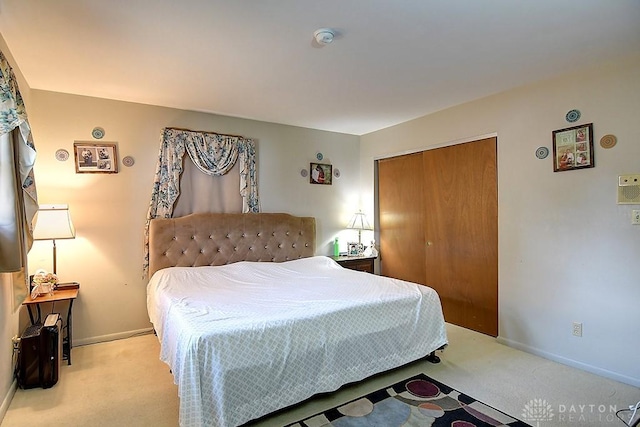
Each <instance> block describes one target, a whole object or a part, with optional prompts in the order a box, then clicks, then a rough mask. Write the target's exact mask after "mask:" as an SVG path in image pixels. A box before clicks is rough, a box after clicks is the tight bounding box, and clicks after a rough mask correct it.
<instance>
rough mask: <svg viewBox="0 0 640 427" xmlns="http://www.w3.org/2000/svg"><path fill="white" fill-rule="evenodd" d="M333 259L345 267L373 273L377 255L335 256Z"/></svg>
mask: <svg viewBox="0 0 640 427" xmlns="http://www.w3.org/2000/svg"><path fill="white" fill-rule="evenodd" d="M333 259H334V260H335V261H336V262H337V263H338V264H340V265H341V266H343V267H344V268H348V269H350V270H357V271H364V272H367V273H372V274H373V261H374V260H375V257H333Z"/></svg>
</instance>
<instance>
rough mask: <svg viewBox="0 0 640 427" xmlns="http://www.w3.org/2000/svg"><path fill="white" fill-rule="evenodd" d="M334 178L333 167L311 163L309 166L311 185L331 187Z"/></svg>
mask: <svg viewBox="0 0 640 427" xmlns="http://www.w3.org/2000/svg"><path fill="white" fill-rule="evenodd" d="M332 176H333V166H331V165H326V164H322V163H311V164H310V165H309V182H310V183H311V184H324V185H331V177H332Z"/></svg>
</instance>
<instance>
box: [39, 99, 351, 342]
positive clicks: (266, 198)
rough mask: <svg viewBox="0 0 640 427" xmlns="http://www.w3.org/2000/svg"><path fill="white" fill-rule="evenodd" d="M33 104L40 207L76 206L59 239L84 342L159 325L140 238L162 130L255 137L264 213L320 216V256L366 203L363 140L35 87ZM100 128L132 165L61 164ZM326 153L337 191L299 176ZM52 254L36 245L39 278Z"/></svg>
mask: <svg viewBox="0 0 640 427" xmlns="http://www.w3.org/2000/svg"><path fill="white" fill-rule="evenodd" d="M31 104H32V105H31V106H30V108H29V115H30V120H31V124H32V127H33V133H34V138H35V143H36V148H37V150H38V159H37V162H36V168H35V172H36V181H37V186H38V197H39V202H40V203H68V204H69V207H70V211H71V215H72V218H73V222H74V225H75V227H76V230H77V237H76V239H74V240H60V241H57V252H58V275H59V276H60V279H61V280H62V281H72V280H74V281H78V282H80V284H81V288H80V297H79V299H78V301H77V302H76V304H75V305H74V342H75V343H76V344H84V343H89V342H94V341H100V340H105V339H111V338H119V337H123V336H128V335H129V334H131V333H135V332H136V331H140V330H144V329H147V328H150V327H151V325H150V323H149V320H148V316H147V311H146V288H145V286H146V280H145V279H144V278H142V276H141V275H142V253H143V237H142V236H143V234H142V233H143V227H144V222H145V216H146V212H147V208H148V205H149V199H150V194H151V184H152V180H153V175H154V172H155V166H156V160H157V155H158V148H159V137H160V132H161V129H162V128H163V127H167V126H175V127H181V128H189V129H194V130H207V131H214V132H220V133H230V134H236V135H243V136H245V137H250V138H254V139H256V140H257V147H258V183H259V184H258V185H259V194H260V199H261V206H262V210H263V211H265V212H289V213H293V214H297V215H313V216H316V217H317V218H318V231H319V233H318V248H317V252H318V253H319V254H329V253H330V245H329V242H330V241H331V240H332V239H333V237H334V236H335V235H336V234H337V233H339V232H340V231H341V228H342V227H343V226H344V224H346V222H347V220H348V217H349V215H350V213H351V212H352V211H353V210H354V209H356V208H357V205H358V203H359V200H358V197H357V194H358V193H357V189H358V182H357V180H358V178H359V162H358V154H359V138H358V137H355V136H350V135H344V134H336V133H331V132H323V131H316V130H309V129H303V128H296V127H291V126H282V125H277V124H272V123H264V122H257V121H251V120H244V119H235V118H229V117H222V116H216V115H212V114H204V113H195V112H187V111H182V110H175V109H170V108H161V107H153V106H148V105H141V104H133V103H126V102H119V101H111V100H104V99H96V98H90V97H83V96H74V95H65V94H60V93H53V92H45V91H39V90H33V91H32V103H31ZM95 126H100V127H102V128H104V129H105V133H106V135H105V137H104V138H103V139H102V140H101V141H103V142H116V143H117V145H118V151H119V153H118V154H119V156H120V159H121V158H122V157H123V156H127V155H129V156H132V157H133V158H134V159H135V165H134V166H133V167H129V168H128V167H124V166H122V164H121V163H120V165H119V169H120V172H119V173H118V174H77V173H76V172H75V166H74V161H73V154H72V157H71V159H70V160H68V161H66V162H60V161H57V160H56V159H55V151H56V150H57V149H59V148H64V149H66V150H68V151H69V152H70V153H73V143H74V141H92V140H93V138H92V137H91V130H92V129H93V128H94V127H95ZM318 151H320V152H322V153H323V154H324V156H325V161H327V162H329V163H332V164H333V165H334V167H338V168H339V169H340V170H341V172H342V176H341V178H340V179H339V180H336V181H335V182H334V185H331V186H317V185H310V184H309V183H308V179H304V178H302V177H301V176H300V169H302V168H307V169H308V167H309V162H310V161H313V160H314V158H315V155H316V152H318ZM51 251H52V246H51V242H48V241H42V242H36V243H35V245H34V248H33V250H32V251H31V253H30V255H29V262H30V270H31V272H33V271H34V270H36V269H38V268H45V269H47V270H50V269H51V265H52V264H51V258H52V255H51Z"/></svg>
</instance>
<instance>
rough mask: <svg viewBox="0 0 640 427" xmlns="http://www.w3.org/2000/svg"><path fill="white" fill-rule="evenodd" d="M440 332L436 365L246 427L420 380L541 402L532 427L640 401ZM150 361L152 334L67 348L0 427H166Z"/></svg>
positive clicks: (272, 425) (454, 331)
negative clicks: (54, 376)
mask: <svg viewBox="0 0 640 427" xmlns="http://www.w3.org/2000/svg"><path fill="white" fill-rule="evenodd" d="M447 333H448V336H449V347H447V349H446V350H445V351H444V352H443V353H438V354H439V356H440V357H441V359H442V362H441V363H439V364H435V365H434V364H432V363H429V362H427V361H424V360H420V361H417V362H414V363H411V364H409V365H406V366H404V367H402V368H399V369H396V370H393V371H390V372H386V373H384V374H380V375H376V376H374V377H372V378H370V379H367V380H366V381H361V382H358V383H356V384H351V385H348V386H345V387H343V388H341V389H340V390H338V391H336V392H334V393H327V394H323V395H319V396H315V397H313V398H312V399H309V400H307V401H305V402H303V403H301V404H299V405H296V406H294V407H292V408H288V409H286V410H283V411H279V412H277V413H275V414H272V415H270V416H267V417H265V418H262V419H260V420H257V421H254V422H252V423H251V424H250V425H251V426H252V427H280V426H285V425H287V424H290V423H292V422H295V421H297V420H302V419H305V418H307V417H309V416H311V415H313V414H317V413H320V412H323V411H325V410H327V409H328V408H333V407H336V406H340V405H343V404H344V403H346V402H349V401H352V400H353V399H355V398H357V397H359V396H364V395H367V394H369V393H371V392H373V391H375V390H379V389H383V388H387V387H389V385H391V384H395V383H396V382H398V381H401V380H403V379H405V378H410V377H412V376H414V375H418V374H420V373H424V374H426V375H428V376H429V377H430V378H433V379H434V380H436V381H440V382H442V383H444V384H447V385H448V386H450V387H452V388H455V389H456V390H460V391H461V392H464V393H465V394H467V395H469V396H473V397H474V398H476V399H478V400H480V401H482V402H484V403H486V404H487V405H490V406H492V407H493V408H496V409H497V410H499V411H502V412H504V413H507V414H511V415H513V416H515V417H518V418H520V419H523V417H522V413H523V411H524V410H525V407H526V406H527V405H529V404H530V403H531V402H532V400H534V399H535V401H536V402H538V401H541V402H545V403H547V404H548V405H549V406H550V407H551V408H552V410H553V418H552V419H551V420H549V421H545V422H541V423H540V426H541V427H542V426H544V427H554V426H571V427H573V426H575V427H578V426H580V427H587V426H593V427H603V426H611V427H616V426H618V427H622V426H623V425H624V424H622V423H621V421H619V420H618V419H617V418H616V417H615V415H614V414H613V413H612V412H611V409H613V408H618V409H621V408H627V407H628V406H629V405H631V404H635V403H636V402H638V400H640V389H638V388H636V387H633V386H630V385H626V384H622V383H619V382H616V381H613V380H610V379H607V378H603V377H600V376H597V375H593V374H590V373H588V372H585V371H581V370H578V369H574V368H571V367H568V366H565V365H561V364H559V363H555V362H552V361H549V360H546V359H543V358H540V357H537V356H534V355H531V354H528V353H524V352H522V351H518V350H515V349H513V348H510V347H507V346H504V345H502V344H499V343H498V342H497V341H496V339H495V338H492V337H489V336H486V335H483V334H479V333H476V332H473V331H470V330H468V329H464V328H460V327H457V326H453V325H447ZM159 354H160V345H159V344H158V339H157V338H156V337H155V336H154V335H143V336H136V337H132V338H127V339H122V340H117V341H111V342H105V343H99V344H92V345H85V346H79V347H74V349H73V364H72V365H71V366H67V365H63V366H62V368H61V374H60V380H59V381H58V383H57V384H56V385H55V386H54V387H52V388H50V389H37V388H36V389H30V390H20V389H18V390H17V391H16V393H15V395H14V397H13V400H12V401H11V404H10V405H9V409H8V410H7V412H6V414H5V416H4V419H3V420H2V423H1V426H2V427H23V426H29V427H51V426H61V425H64V426H92V427H93V426H98V427H101V426H135V427H138V426H141V427H146V426H150V427H165V426H166V427H175V426H177V425H178V406H179V398H178V391H177V387H176V386H175V385H174V384H173V377H172V375H171V373H170V372H169V369H168V367H167V366H166V365H165V364H164V363H163V362H161V361H160V360H159V359H158V356H159ZM601 408H605V409H604V410H602V411H601ZM531 424H533V425H535V423H531Z"/></svg>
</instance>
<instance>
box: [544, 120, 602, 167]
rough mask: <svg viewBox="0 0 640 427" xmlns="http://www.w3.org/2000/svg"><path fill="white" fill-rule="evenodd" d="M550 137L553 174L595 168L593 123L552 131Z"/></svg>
mask: <svg viewBox="0 0 640 427" xmlns="http://www.w3.org/2000/svg"><path fill="white" fill-rule="evenodd" d="M552 136H553V141H552V143H553V171H554V172H561V171H568V170H575V169H583V168H592V167H594V166H595V162H594V158H593V123H589V124H586V125H580V126H574V127H571V128H566V129H560V130H554V131H553V133H552Z"/></svg>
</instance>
